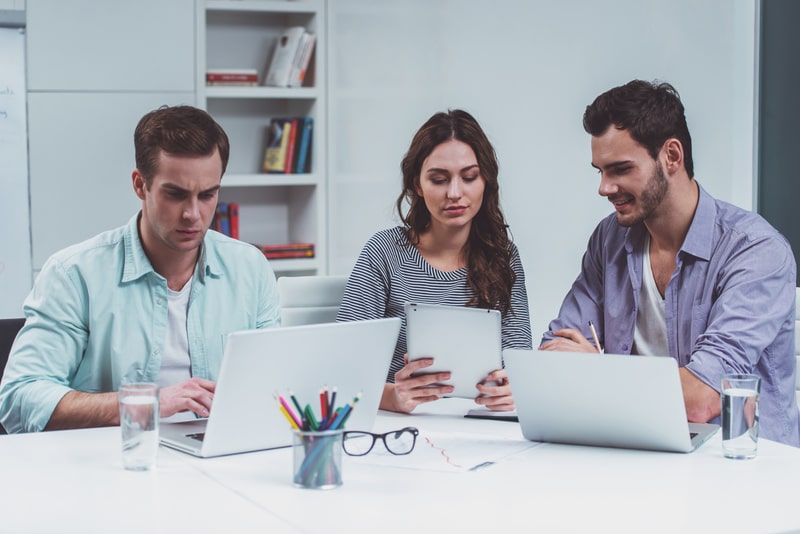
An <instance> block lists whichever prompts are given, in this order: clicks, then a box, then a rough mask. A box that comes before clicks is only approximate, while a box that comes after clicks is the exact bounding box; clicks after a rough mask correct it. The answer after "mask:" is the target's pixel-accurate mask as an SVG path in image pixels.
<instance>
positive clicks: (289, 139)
mask: <svg viewBox="0 0 800 534" xmlns="http://www.w3.org/2000/svg"><path fill="white" fill-rule="evenodd" d="M313 130H314V119H313V118H312V117H293V118H275V119H272V120H271V121H270V124H269V132H268V134H267V148H266V150H265V152H264V166H263V171H264V172H268V173H278V174H305V173H309V172H311V143H312V138H313V135H312V133H313Z"/></svg>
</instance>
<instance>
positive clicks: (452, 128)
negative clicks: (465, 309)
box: [337, 110, 531, 412]
mask: <svg viewBox="0 0 800 534" xmlns="http://www.w3.org/2000/svg"><path fill="white" fill-rule="evenodd" d="M401 169H402V173H403V191H402V193H401V194H400V196H399V197H398V199H397V212H398V214H399V216H400V219H401V220H402V221H403V225H402V226H397V227H394V228H390V229H387V230H383V231H380V232H378V233H376V234H375V235H374V236H372V238H370V240H369V241H368V242H367V244H366V245H365V246H364V249H363V250H362V251H361V254H360V256H359V257H358V260H357V261H356V264H355V267H354V268H353V272H352V273H351V274H350V278H349V280H348V282H347V288H346V290H345V293H344V297H343V299H342V304H341V307H340V309H339V315H338V317H337V320H339V321H357V320H364V319H376V318H380V317H403V318H404V308H403V306H404V304H405V303H406V302H418V303H419V302H425V303H430V304H444V305H450V306H472V307H479V308H494V309H498V310H500V312H501V313H502V317H503V320H502V340H503V348H523V349H530V348H531V327H530V318H529V315H528V297H527V293H526V291H525V274H524V271H523V269H522V262H521V261H520V256H519V252H518V251H517V248H516V246H515V245H514V244H513V243H512V242H511V240H510V238H509V235H508V225H507V224H506V222H505V218H504V217H503V213H502V211H501V209H500V201H499V187H498V183H497V175H498V165H497V157H496V155H495V152H494V148H493V147H492V145H491V143H489V140H488V139H487V137H486V134H484V132H483V130H482V129H481V127H480V125H479V124H478V123H477V121H476V120H475V119H474V118H473V117H472V115H470V114H469V113H467V112H465V111H461V110H450V111H448V112H446V113H445V112H441V113H436V114H435V115H433V116H432V117H431V118H430V119H428V121H427V122H426V123H425V124H424V125H422V127H421V128H420V129H419V131H417V133H416V134H415V135H414V138H413V140H412V141H411V146H410V147H409V149H408V152H407V153H406V155H405V157H404V158H403V161H402V163H401ZM432 363H433V360H432V359H430V358H422V359H419V360H415V361H412V362H409V361H408V355H407V351H406V326H405V319H404V321H403V326H402V329H401V331H400V336H399V338H398V341H397V346H396V347H395V352H394V357H393V358H392V363H391V366H390V370H389V376H388V377H387V383H386V385H385V387H384V391H383V397H382V399H381V405H380V406H381V408H382V409H384V410H392V411H396V412H411V411H412V410H413V409H414V408H416V407H417V406H418V405H419V404H421V403H424V402H430V401H433V400H436V399H439V398H441V397H442V396H446V395H447V394H448V393H450V392H452V389H453V388H452V386H447V385H434V384H436V383H437V382H441V381H443V380H447V379H449V373H433V374H428V375H418V376H415V377H411V375H412V373H414V372H415V371H419V370H420V369H424V368H425V367H428V366H430V365H432ZM484 382H485V383H481V384H478V385H477V386H476V391H475V396H476V399H475V402H476V403H477V404H480V405H483V406H485V407H487V408H490V409H493V410H512V409H514V401H513V398H512V396H511V389H510V387H509V385H508V378H507V375H506V372H505V370H503V369H498V370H496V371H494V372H492V373H490V374H489V375H488V376H487V377H486V380H485V381H484Z"/></svg>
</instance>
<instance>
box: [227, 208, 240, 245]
mask: <svg viewBox="0 0 800 534" xmlns="http://www.w3.org/2000/svg"><path fill="white" fill-rule="evenodd" d="M228 223H229V224H230V229H231V237H232V238H234V239H239V203H238V202H231V203H230V204H228Z"/></svg>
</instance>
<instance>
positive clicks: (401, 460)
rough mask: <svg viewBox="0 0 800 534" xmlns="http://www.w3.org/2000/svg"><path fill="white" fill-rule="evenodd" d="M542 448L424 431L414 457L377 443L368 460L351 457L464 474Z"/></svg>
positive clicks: (515, 441)
mask: <svg viewBox="0 0 800 534" xmlns="http://www.w3.org/2000/svg"><path fill="white" fill-rule="evenodd" d="M538 445H541V443H537V442H534V441H527V440H522V439H518V438H502V437H493V436H486V435H485V434H470V433H457V432H447V433H440V432H424V431H420V434H419V436H417V443H416V446H415V447H414V450H413V451H411V453H410V454H407V455H404V456H397V455H394V454H391V453H390V452H388V451H387V450H386V448H385V447H384V446H383V443H382V442H381V443H375V446H374V447H373V449H372V451H370V453H369V454H367V455H366V456H358V457H350V458H349V460H350V461H354V462H359V463H364V464H371V465H380V466H387V467H399V468H405V469H420V470H423V471H450V472H460V471H470V470H475V469H480V468H482V467H489V466H491V465H492V464H493V463H495V462H498V461H500V460H502V459H503V458H506V457H508V456H511V455H513V454H517V453H520V452H522V451H526V450H528V449H530V448H533V447H536V446H538Z"/></svg>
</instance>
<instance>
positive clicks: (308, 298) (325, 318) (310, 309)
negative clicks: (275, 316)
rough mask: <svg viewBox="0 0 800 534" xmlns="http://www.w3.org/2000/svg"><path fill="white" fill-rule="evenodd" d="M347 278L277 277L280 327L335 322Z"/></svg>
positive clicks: (335, 276) (342, 276) (334, 276)
mask: <svg viewBox="0 0 800 534" xmlns="http://www.w3.org/2000/svg"><path fill="white" fill-rule="evenodd" d="M347 278H348V277H347V276H344V275H341V276H339V275H332V276H282V277H280V278H278V294H279V295H280V302H281V324H282V325H283V326H294V325H300V324H316V323H332V322H335V321H336V314H337V313H338V312H339V305H340V304H341V302H342V295H344V288H345V286H346V285H347Z"/></svg>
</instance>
